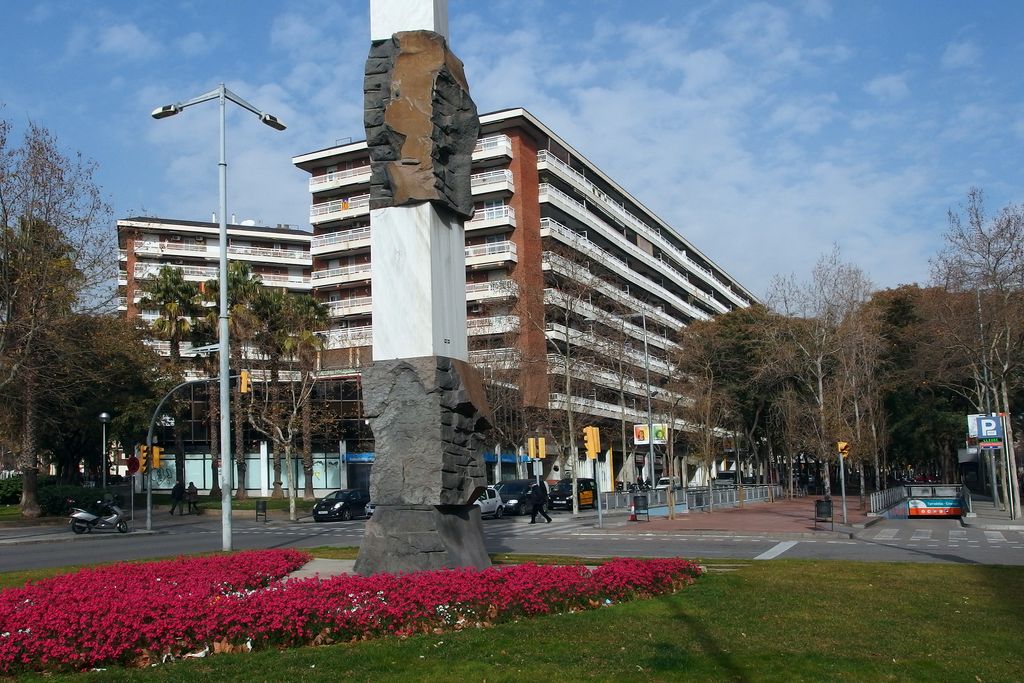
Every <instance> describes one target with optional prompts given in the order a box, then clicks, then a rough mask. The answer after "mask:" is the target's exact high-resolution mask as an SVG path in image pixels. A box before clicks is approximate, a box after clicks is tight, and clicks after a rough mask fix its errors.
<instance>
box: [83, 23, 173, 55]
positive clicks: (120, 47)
mask: <svg viewBox="0 0 1024 683" xmlns="http://www.w3.org/2000/svg"><path fill="white" fill-rule="evenodd" d="M94 39H95V40H96V51H97V52H100V53H102V54H108V55H113V56H117V57H127V58H130V59H144V58H148V57H152V56H154V55H156V54H158V53H159V52H160V43H159V41H157V40H156V38H154V37H152V36H150V35H147V34H146V33H145V32H144V31H142V29H140V28H139V27H138V26H136V25H135V24H132V23H121V24H114V25H112V26H107V27H106V28H103V29H101V30H99V31H98V32H97V33H96V34H95V35H94Z"/></svg>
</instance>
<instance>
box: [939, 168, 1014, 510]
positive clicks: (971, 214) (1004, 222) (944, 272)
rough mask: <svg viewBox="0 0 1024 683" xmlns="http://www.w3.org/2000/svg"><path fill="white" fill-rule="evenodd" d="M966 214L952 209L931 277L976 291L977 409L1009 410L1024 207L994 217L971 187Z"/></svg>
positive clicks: (1008, 471) (1010, 468)
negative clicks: (977, 345)
mask: <svg viewBox="0 0 1024 683" xmlns="http://www.w3.org/2000/svg"><path fill="white" fill-rule="evenodd" d="M965 214H966V217H962V216H961V215H960V212H958V211H953V210H950V212H949V228H948V230H947V231H946V234H945V235H944V237H945V241H946V246H945V248H944V249H943V251H942V252H941V253H940V254H939V256H938V257H937V258H936V259H935V260H934V261H933V262H932V277H933V280H934V281H935V282H936V283H937V284H939V285H940V286H943V287H945V288H946V289H947V290H949V291H953V292H964V293H965V292H972V291H973V292H974V293H975V295H976V299H977V316H978V321H979V337H980V339H978V342H979V347H980V348H981V349H982V353H981V354H980V355H981V358H982V368H981V370H982V376H981V378H980V379H981V381H980V382H979V386H980V394H981V397H982V400H981V401H979V404H978V408H979V409H987V407H988V406H992V407H994V408H995V409H996V410H997V411H998V412H1004V413H1008V414H1010V413H1011V409H1010V396H1011V395H1012V394H1013V393H1014V392H1015V390H1016V389H1018V388H1019V387H1020V383H1021V380H1020V372H1019V370H1020V367H1021V365H1020V360H1019V359H1020V358H1021V353H1022V351H1024V294H1022V287H1024V207H1021V206H1015V205H1010V206H1007V207H1005V208H1003V209H1002V210H1001V211H1000V212H999V213H998V214H997V215H996V216H995V217H992V218H989V217H988V216H987V215H986V213H985V204H984V193H983V192H982V191H981V190H979V189H977V188H972V189H971V190H970V192H969V193H968V195H967V206H966V207H965ZM1006 430H1007V433H1006V435H1005V436H1006V445H1005V449H1006V460H1007V463H1006V465H1007V466H1006V468H1005V469H1004V471H1003V477H1004V479H1003V481H1004V484H1003V486H1004V488H1006V489H1008V493H1009V494H1010V496H1009V500H1010V501H1011V507H1010V516H1011V518H1013V519H1018V518H1020V514H1021V506H1020V490H1019V488H1020V487H1019V483H1018V477H1017V463H1016V454H1015V451H1014V445H1013V430H1012V426H1011V424H1009V422H1008V423H1007V426H1006Z"/></svg>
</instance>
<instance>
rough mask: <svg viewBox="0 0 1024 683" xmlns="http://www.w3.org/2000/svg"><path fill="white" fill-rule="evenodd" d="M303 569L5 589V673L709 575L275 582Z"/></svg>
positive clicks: (580, 604) (631, 569) (364, 628)
mask: <svg viewBox="0 0 1024 683" xmlns="http://www.w3.org/2000/svg"><path fill="white" fill-rule="evenodd" d="M308 559H309V556H308V555H307V554H305V553H302V552H299V551H296V550H266V551H250V552H242V553H236V554H233V555H223V556H214V557H203V558H188V559H184V558H183V559H177V560H171V561H165V562H151V563H146V564H119V565H113V566H108V567H101V568H97V569H90V570H85V571H81V572H78V573H75V574H68V575H65V576H60V577H56V578H53V579H48V580H45V581H40V582H38V583H35V584H30V585H27V586H26V587H24V588H17V589H8V590H4V591H2V592H0V674H6V675H12V674H17V673H19V672H23V671H32V670H35V671H46V670H81V669H88V668H91V667H97V666H105V665H109V664H123V665H129V666H130V665H143V664H147V663H150V662H153V661H160V660H161V658H163V657H165V656H166V655H170V656H174V657H177V656H182V655H185V654H186V653H191V652H196V651H201V650H204V649H206V648H209V649H210V650H212V651H214V652H219V651H234V650H238V649H249V648H250V647H253V648H259V647H264V648H265V647H290V646H299V645H310V644H326V643H331V642H337V641H345V640H352V639H365V638H373V637H377V636H382V635H395V634H397V635H408V634H412V633H418V632H426V631H436V630H452V629H460V628H466V627H481V626H486V625H490V624H493V623H498V622H503V621H510V620H514V619H519V618H522V617H530V616H534V615H541V614H551V613H557V612H567V611H575V610H581V609H590V608H593V607H597V606H600V605H603V604H611V603H613V602H619V601H622V600H629V599H635V598H644V597H650V596H655V595H661V594H664V593H670V592H673V591H676V590H679V589H680V588H682V587H684V586H687V585H689V584H691V583H692V582H693V580H694V579H695V578H696V577H698V576H700V574H701V569H700V567H699V566H697V565H695V564H693V563H691V562H687V561H686V560H682V559H676V558H673V559H662V560H633V559H616V560H613V561H611V562H608V563H606V564H604V565H602V566H600V567H598V568H596V569H594V570H593V571H591V570H589V569H587V568H586V567H583V566H577V565H567V566H557V567H556V566H537V565H531V564H525V565H516V566H508V567H500V568H498V567H492V568H490V569H486V570H483V571H479V570H475V569H449V570H441V571H434V572H421V573H417V574H407V575H398V576H396V575H391V574H378V575H375V576H370V577H362V576H354V575H342V576H336V577H332V578H329V579H324V580H320V579H286V580H283V581H282V580H280V579H282V578H283V577H285V576H286V575H287V574H288V573H290V572H291V571H294V570H295V569H297V568H299V567H300V566H302V565H303V564H304V563H305V562H306V561H308Z"/></svg>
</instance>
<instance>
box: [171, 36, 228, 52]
mask: <svg viewBox="0 0 1024 683" xmlns="http://www.w3.org/2000/svg"><path fill="white" fill-rule="evenodd" d="M218 42H219V41H217V40H215V39H214V38H213V37H212V36H209V35H205V34H203V33H200V32H198V31H193V32H191V33H189V34H187V35H184V36H182V37H181V38H179V39H178V41H177V49H178V52H179V53H181V54H183V55H184V56H186V57H197V56H199V55H203V54H206V53H208V52H209V51H210V50H211V49H213V47H215V46H216V44H217V43H218Z"/></svg>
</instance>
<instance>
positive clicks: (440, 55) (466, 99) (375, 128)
mask: <svg viewBox="0 0 1024 683" xmlns="http://www.w3.org/2000/svg"><path fill="white" fill-rule="evenodd" d="M363 106H364V113H363V119H364V124H365V127H366V146H367V148H368V149H369V152H370V208H371V209H378V208H383V207H385V206H404V205H408V204H412V203H417V202H423V201H429V202H432V203H434V205H435V206H444V207H446V208H449V209H451V210H452V211H454V212H455V213H456V214H458V215H459V216H462V217H463V218H470V217H471V216H472V215H473V197H472V194H471V192H470V182H469V176H470V165H471V163H472V159H473V148H474V147H475V146H476V140H477V136H478V134H479V131H480V119H479V118H478V117H477V111H476V105H475V104H474V103H473V99H472V98H471V97H470V96H469V86H468V85H467V84H466V75H465V73H464V72H463V69H462V62H461V61H459V59H458V58H457V57H456V56H455V55H453V54H452V53H451V51H450V50H449V49H448V44H447V42H446V41H445V39H444V37H443V36H441V35H439V34H437V33H434V32H433V31H403V32H400V33H396V34H395V35H394V36H392V38H391V39H390V40H382V41H378V42H375V43H374V44H373V45H372V46H371V48H370V55H369V57H368V58H367V60H366V74H365V78H364V81H363Z"/></svg>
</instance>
